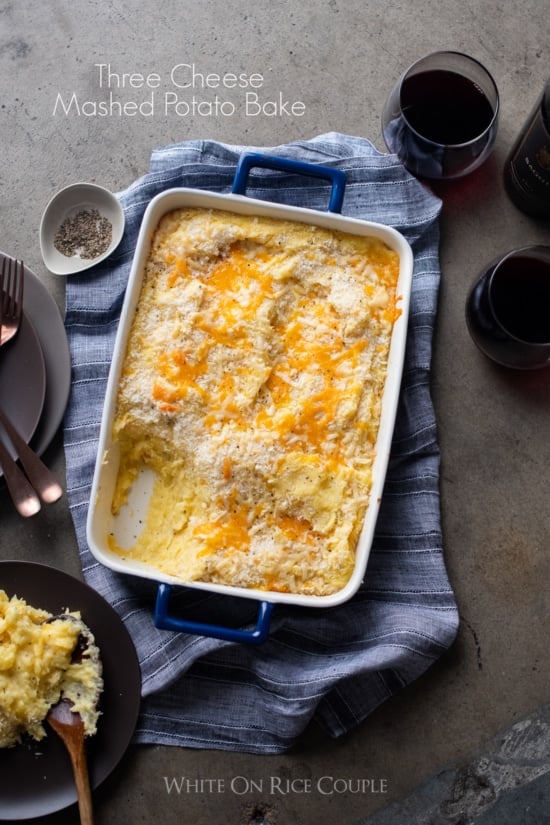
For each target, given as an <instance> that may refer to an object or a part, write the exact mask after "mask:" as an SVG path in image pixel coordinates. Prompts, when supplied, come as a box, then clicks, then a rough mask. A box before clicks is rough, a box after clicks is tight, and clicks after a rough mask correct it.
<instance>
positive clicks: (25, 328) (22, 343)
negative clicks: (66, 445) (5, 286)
mask: <svg viewBox="0 0 550 825" xmlns="http://www.w3.org/2000/svg"><path fill="white" fill-rule="evenodd" d="M45 395H46V366H45V362H44V356H43V354H42V347H41V346H40V341H39V340H38V335H37V334H36V332H35V329H34V326H33V324H32V323H31V322H30V320H29V319H28V318H27V315H26V313H25V312H23V316H22V318H21V325H20V327H19V332H18V333H17V335H16V336H15V337H14V338H12V340H11V341H8V343H7V344H4V346H3V347H2V350H1V351H0V404H1V405H2V409H3V410H4V412H5V413H6V415H7V416H8V418H9V419H10V420H11V422H12V423H13V424H14V425H15V426H16V427H17V429H18V430H19V432H20V434H21V435H22V437H23V438H24V439H25V441H27V442H29V441H30V439H31V437H32V435H33V433H34V431H35V430H36V427H37V425H38V422H39V420H40V416H41V414H42V408H43V406H44V398H45ZM1 432H2V430H0V434H1ZM3 441H4V442H5V444H6V447H7V448H8V450H9V451H10V453H11V454H12V455H13V456H15V455H16V453H15V451H14V450H13V448H12V445H11V442H10V441H9V440H8V439H7V438H4V439H3Z"/></svg>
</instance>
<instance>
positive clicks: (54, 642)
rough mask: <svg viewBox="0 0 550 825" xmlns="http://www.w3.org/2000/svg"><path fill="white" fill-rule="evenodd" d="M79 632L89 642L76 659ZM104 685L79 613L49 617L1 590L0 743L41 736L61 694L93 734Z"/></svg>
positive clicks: (8, 744)
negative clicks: (26, 736)
mask: <svg viewBox="0 0 550 825" xmlns="http://www.w3.org/2000/svg"><path fill="white" fill-rule="evenodd" d="M82 634H84V635H85V636H86V639H87V640H88V646H87V649H86V653H85V655H83V656H82V658H81V659H80V660H79V661H78V662H76V661H73V653H74V651H75V650H76V649H77V646H78V644H79V640H80V638H81V635H82ZM102 688H103V679H102V676H101V661H100V658H99V650H98V648H97V646H96V645H95V641H94V638H93V635H92V634H91V632H90V630H89V629H88V628H87V627H86V625H85V624H84V623H83V621H82V619H81V618H80V615H79V613H66V614H63V615H62V616H61V617H53V616H52V615H51V614H50V613H48V612H47V611H46V610H41V609H39V608H35V607H32V606H31V605H28V604H27V603H26V602H25V601H24V600H23V599H20V598H17V596H12V598H11V599H10V598H9V597H8V596H7V594H6V593H5V592H4V591H3V590H0V748H7V747H11V746H13V745H16V744H17V743H18V742H19V741H20V740H21V737H22V736H23V734H28V735H29V736H31V737H32V738H33V739H36V740H40V739H43V738H44V736H45V735H46V731H45V729H44V724H43V723H44V720H45V718H46V716H47V714H48V711H49V710H50V708H51V707H52V705H54V704H56V702H58V701H59V698H60V696H61V694H63V696H64V697H65V698H67V699H69V700H70V701H71V702H72V705H73V710H74V711H75V712H78V713H80V716H81V717H82V721H83V722H84V730H85V733H86V735H93V734H94V733H95V732H96V727H97V719H98V717H99V711H98V708H97V697H98V695H99V693H100V692H101V690H102Z"/></svg>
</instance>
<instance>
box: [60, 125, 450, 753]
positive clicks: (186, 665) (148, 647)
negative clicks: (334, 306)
mask: <svg viewBox="0 0 550 825" xmlns="http://www.w3.org/2000/svg"><path fill="white" fill-rule="evenodd" d="M244 151H256V152H265V153H268V154H272V155H279V156H282V157H287V158H294V159H299V160H304V161H309V162H313V163H323V164H328V165H329V166H331V167H335V168H338V169H342V170H344V171H345V173H346V176H347V184H346V189H345V197H344V203H343V210H342V212H343V214H344V215H348V216H350V217H354V218H362V219H367V220H374V221H378V222H380V223H383V224H387V225H391V226H393V227H395V228H396V229H398V230H399V231H400V232H402V233H403V235H404V236H405V237H406V238H407V240H408V241H409V243H410V244H411V246H412V249H413V253H414V274H413V289H412V298H411V314H410V321H409V332H408V341H407V353H406V361H405V369H404V375H403V382H402V389H401V395H400V403H399V409H398V415H397V422H396V427H395V433H394V439H393V446H392V453H391V458H390V463H389V468H388V473H387V480H386V484H385V488H384V495H383V498H382V503H381V508H380V513H379V518H378V522H377V527H376V534H375V539H374V544H373V548H372V552H371V555H370V559H369V563H368V568H367V575H366V577H365V581H364V583H363V585H362V587H361V588H360V590H359V591H358V593H357V594H356V595H355V596H354V597H353V599H351V600H350V601H348V602H346V603H345V604H342V605H340V606H337V607H333V608H330V609H323V610H318V609H312V608H310V609H305V608H298V607H288V606H283V605H279V606H277V607H276V608H275V611H274V614H273V619H272V624H271V632H270V636H269V639H268V641H267V642H266V643H265V644H263V645H260V646H251V645H243V644H234V643H228V642H222V641H219V640H216V639H212V638H206V637H199V636H193V635H188V634H184V633H174V632H170V631H166V630H159V629H157V628H155V627H154V625H153V605H154V600H155V596H156V586H155V585H154V583H152V582H149V581H146V580H143V579H140V578H137V577H134V576H125V575H121V574H118V573H115V572H113V571H111V570H109V569H107V568H105V567H104V566H103V565H101V564H99V563H98V562H97V561H96V560H95V558H94V557H93V556H92V554H91V553H90V551H89V548H88V547H87V543H86V529H85V524H86V516H87V510H88V503H89V500H90V487H91V482H92V475H93V469H94V462H95V458H96V453H97V444H98V435H99V426H100V420H101V415H102V405H103V398H104V394H105V388H106V381H107V375H108V371H109V365H110V361H111V353H112V348H113V342H114V337H115V333H116V329H117V324H118V319H119V314H120V308H121V303H122V300H123V297H124V291H125V287H126V283H127V279H128V275H129V271H130V266H131V262H132V255H133V252H134V249H135V244H136V239H137V235H138V231H139V227H140V222H141V219H142V216H143V213H144V210H145V208H146V206H147V204H148V203H149V201H150V200H151V198H152V197H153V196H154V195H156V194H158V193H159V192H162V191H163V190H165V189H168V188H170V187H178V186H185V187H191V188H196V189H206V190H212V191H216V192H229V191H230V189H231V184H232V182H233V178H234V174H235V168H236V164H237V161H238V159H239V157H240V155H241V154H242V153H243V152H244ZM329 191H330V190H329V184H328V183H326V182H324V181H321V180H314V179H310V178H305V177H300V176H295V175H289V174H287V173H285V174H280V173H274V172H273V171H269V170H265V169H258V168H256V169H254V171H253V172H252V173H251V175H250V177H249V186H248V189H247V195H249V196H250V197H253V198H261V199H263V200H268V201H276V202H280V203H290V204H297V205H300V206H307V207H311V208H314V209H319V210H325V209H326V207H327V203H328V194H329ZM119 197H120V200H121V202H122V204H123V206H124V210H125V214H126V221H127V223H126V231H125V235H124V238H123V241H122V244H121V245H120V247H119V248H118V250H117V251H116V253H115V255H114V256H112V257H111V258H110V259H109V260H108V261H107V262H104V263H103V264H99V265H98V266H97V267H94V268H93V269H91V270H89V271H88V272H87V273H86V274H84V275H79V276H78V277H74V278H69V279H68V282H67V297H66V330H67V335H68V339H69V344H70V349H71V356H72V364H73V379H72V391H71V396H70V400H69V405H68V408H67V413H66V416H65V422H64V440H65V450H66V462H67V492H68V498H69V505H70V509H71V513H72V517H73V520H74V525H75V529H76V535H77V540H78V546H79V550H80V554H81V562H82V569H83V575H84V578H85V580H86V581H87V583H88V584H90V585H91V586H92V587H94V588H95V589H96V590H97V591H98V592H99V593H100V594H101V595H102V596H103V597H104V598H105V599H106V600H107V601H108V602H110V603H111V604H112V605H113V606H114V608H115V609H116V610H117V611H118V613H119V615H120V616H121V617H122V619H123V621H124V622H125V623H126V626H127V627H128V629H129V632H130V633H131V635H132V638H133V640H134V642H135V645H136V648H137V652H138V656H139V660H140V664H141V669H142V675H143V701H142V710H141V715H140V719H139V722H138V725H137V729H136V732H135V741H136V742H138V743H157V744H164V745H183V746H187V747H197V748H217V749H226V750H239V751H247V752H255V753H279V752H283V751H285V750H287V749H288V748H290V747H291V746H292V745H293V744H294V743H296V741H297V739H298V738H299V737H300V735H301V734H302V733H303V731H304V730H305V729H306V727H307V726H308V725H309V723H310V722H311V721H312V720H315V721H316V722H317V723H319V724H320V725H321V726H322V727H323V728H324V729H325V730H326V731H327V732H328V733H329V734H330V735H332V736H338V735H341V734H343V733H345V732H346V731H349V730H350V729H352V728H353V727H354V726H356V725H357V724H359V723H360V722H361V721H362V720H364V719H365V718H366V717H367V716H368V714H369V713H371V712H372V711H373V710H374V709H375V708H376V707H377V706H379V705H380V704H381V703H382V702H384V701H385V700H386V699H388V698H389V697H390V696H392V695H393V694H394V693H395V692H396V691H398V690H400V689H401V688H402V687H403V686H404V685H407V684H409V683H410V682H412V681H413V680H414V679H416V678H417V677H418V676H420V674H422V673H424V672H425V671H426V669H427V668H428V667H429V666H430V664H431V663H433V662H434V661H435V660H436V659H437V658H438V657H439V656H440V655H441V654H442V653H443V652H444V651H445V650H446V649H447V648H448V647H449V646H450V645H451V643H452V641H453V639H454V637H455V635H456V631H457V625H458V612H457V607H456V603H455V599H454V595H453V591H452V588H451V586H450V583H449V580H448V576H447V572H446V568H445V561H444V554H443V542H442V534H441V517H440V500H439V450H438V442H437V430H436V420H435V415H434V409H433V406H432V401H431V396H430V389H429V384H430V368H431V356H432V333H433V326H434V319H435V315H436V309H437V297H438V287H439V280H440V270H439V226H438V218H439V213H440V209H441V202H440V201H439V199H438V198H436V197H435V196H434V195H433V194H432V193H430V192H429V191H428V190H427V189H426V188H425V187H423V186H422V185H421V184H420V183H419V182H418V181H417V180H416V179H415V178H413V177H412V176H411V175H409V174H408V173H407V172H406V171H405V170H404V168H403V167H402V166H401V165H400V164H399V163H398V161H397V159H396V158H395V156H393V155H387V154H382V153H380V152H378V151H377V150H376V149H375V148H374V147H373V146H372V144H371V143H370V142H368V141H367V140H364V139H361V138H357V137H351V136H348V135H341V134H337V133H328V134H324V135H320V136H317V137H314V138H313V139H311V140H305V141H297V142H292V143H288V144H286V145H282V146H276V147H244V146H229V145H226V144H222V143H217V142H213V141H190V142H184V143H180V144H177V145H173V146H167V147H163V148H159V149H157V150H155V151H154V152H153V155H152V160H151V166H150V171H149V173H148V174H146V175H145V176H144V177H142V178H141V179H139V180H137V181H136V182H135V183H134V184H133V185H132V186H130V187H129V188H128V189H127V190H125V191H124V192H122V193H120V195H119ZM224 599H225V600H226V601H225V602H223V604H220V600H222V601H223V600H224ZM232 601H233V600H232V599H227V597H224V596H215V595H212V594H204V593H202V592H201V591H193V590H188V589H187V590H186V589H183V588H182V589H181V591H180V590H179V589H178V590H177V595H176V594H175V598H173V599H172V603H173V604H172V607H173V612H175V613H176V612H177V613H178V614H180V613H183V612H185V610H186V609H187V612H189V611H190V612H191V616H192V617H193V618H196V619H200V618H201V613H202V614H204V613H207V614H210V613H212V611H213V610H214V609H219V610H222V611H224V610H229V611H231V612H232V614H233V613H235V612H237V613H238V611H240V610H242V611H243V613H242V617H241V618H242V621H243V622H244V623H246V622H250V621H251V618H252V617H251V615H250V610H251V609H252V610H255V605H254V603H250V604H251V605H252V608H251V607H250V605H249V604H247V605H246V606H245V607H243V606H242V600H239V603H238V605H237V604H235V605H234V604H232ZM235 601H236V600H235ZM245 601H248V600H245Z"/></svg>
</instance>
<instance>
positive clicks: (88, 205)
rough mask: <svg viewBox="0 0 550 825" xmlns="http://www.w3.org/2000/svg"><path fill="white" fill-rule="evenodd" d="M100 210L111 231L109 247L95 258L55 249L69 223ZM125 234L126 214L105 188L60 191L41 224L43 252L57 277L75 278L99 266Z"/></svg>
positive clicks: (79, 187)
mask: <svg viewBox="0 0 550 825" xmlns="http://www.w3.org/2000/svg"><path fill="white" fill-rule="evenodd" d="M92 209H97V211H98V212H99V214H100V216H101V217H102V218H107V220H108V221H109V222H110V223H111V227H112V238H111V242H110V244H109V246H108V247H107V249H105V251H104V252H102V253H101V254H99V255H96V257H95V258H86V257H82V256H81V255H80V254H78V252H77V253H76V254H72V255H70V256H69V255H65V254H63V253H62V252H60V251H59V250H58V249H57V248H56V235H57V233H58V232H59V229H60V227H61V225H62V224H63V222H64V221H65V220H66V219H68V218H69V219H70V218H72V217H74V216H75V215H76V214H77V213H78V212H80V211H82V210H85V211H90V210H92ZM123 232H124V210H123V209H122V206H121V205H120V202H119V201H118V199H117V198H116V197H115V195H113V193H112V192H110V191H109V190H108V189H105V188H104V187H103V186H98V185H97V184H95V183H73V184H71V185H70V186H66V187H65V188H64V189H61V190H60V191H59V192H58V193H57V194H56V195H54V196H53V198H52V199H51V200H50V202H49V203H48V205H47V206H46V209H45V210H44V214H43V215H42V220H41V222H40V251H41V252H42V258H43V260H44V263H45V264H46V266H47V268H48V269H49V270H50V272H52V273H53V274H54V275H73V274H75V273H77V272H82V271H83V270H85V269H90V268H91V267H92V266H96V264H98V263H99V262H100V261H103V260H105V258H107V257H108V256H109V255H110V254H111V253H112V252H113V251H114V250H115V249H116V247H117V246H118V245H119V243H120V241H121V239H122V235H123Z"/></svg>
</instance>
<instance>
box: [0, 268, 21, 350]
mask: <svg viewBox="0 0 550 825" xmlns="http://www.w3.org/2000/svg"><path fill="white" fill-rule="evenodd" d="M24 274H25V268H24V266H23V261H17V260H15V258H4V259H3V261H2V273H1V275H0V296H1V298H2V327H1V330H0V346H2V345H3V344H5V343H7V341H10V340H11V339H12V338H13V336H14V335H15V334H16V332H17V330H18V329H19V324H20V323H21V310H22V307H23V281H24Z"/></svg>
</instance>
